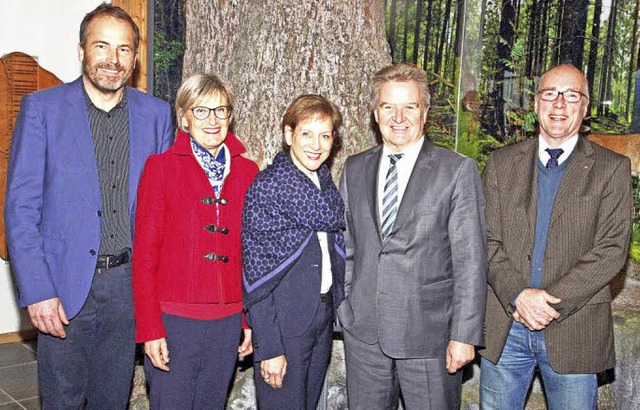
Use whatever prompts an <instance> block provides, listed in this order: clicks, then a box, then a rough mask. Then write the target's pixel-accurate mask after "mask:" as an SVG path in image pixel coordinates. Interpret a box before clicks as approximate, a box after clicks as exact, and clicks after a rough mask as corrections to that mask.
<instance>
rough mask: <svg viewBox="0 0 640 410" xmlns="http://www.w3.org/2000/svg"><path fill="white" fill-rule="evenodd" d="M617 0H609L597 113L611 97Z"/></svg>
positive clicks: (603, 112)
mask: <svg viewBox="0 0 640 410" xmlns="http://www.w3.org/2000/svg"><path fill="white" fill-rule="evenodd" d="M617 8H618V0H611V13H610V14H609V25H608V27H607V41H606V42H605V45H604V47H605V48H604V57H603V59H602V73H601V75H600V93H599V100H600V101H599V102H600V105H599V107H598V115H600V116H602V115H604V114H605V106H604V105H603V104H602V103H603V102H604V101H607V100H609V99H610V98H611V66H612V65H613V61H612V60H611V59H612V57H613V50H615V48H614V47H615V43H616V39H615V32H616V20H617V15H618V13H617Z"/></svg>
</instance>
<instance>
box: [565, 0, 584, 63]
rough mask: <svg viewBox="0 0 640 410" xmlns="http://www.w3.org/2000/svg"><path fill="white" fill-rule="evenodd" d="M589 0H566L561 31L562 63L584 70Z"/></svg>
mask: <svg viewBox="0 0 640 410" xmlns="http://www.w3.org/2000/svg"><path fill="white" fill-rule="evenodd" d="M588 8H589V0H565V2H564V12H563V13H562V28H561V32H560V63H563V64H564V63H568V64H573V65H574V66H576V68H577V69H578V70H581V71H582V59H583V55H584V39H585V36H586V34H585V30H586V26H587V14H588Z"/></svg>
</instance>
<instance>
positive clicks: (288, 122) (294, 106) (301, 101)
mask: <svg viewBox="0 0 640 410" xmlns="http://www.w3.org/2000/svg"><path fill="white" fill-rule="evenodd" d="M310 118H323V119H324V118H327V119H329V120H330V121H331V129H332V133H333V146H332V148H331V151H332V152H336V151H337V150H339V149H340V147H341V146H342V137H341V135H340V132H339V129H340V127H341V126H342V114H341V113H340V110H339V109H338V107H337V106H336V105H335V104H334V103H332V102H331V101H329V100H328V99H326V98H325V97H323V96H321V95H317V94H305V95H301V96H299V97H297V98H296V99H295V100H293V102H292V103H291V104H290V105H289V107H288V108H287V111H285V113H284V115H283V116H282V130H283V131H284V129H285V128H286V127H291V129H292V130H295V129H296V126H297V125H298V124H299V123H300V122H302V121H304V120H307V119H310ZM284 147H285V149H288V148H289V147H288V145H287V144H286V143H285V144H284Z"/></svg>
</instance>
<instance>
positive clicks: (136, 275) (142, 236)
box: [133, 74, 258, 409]
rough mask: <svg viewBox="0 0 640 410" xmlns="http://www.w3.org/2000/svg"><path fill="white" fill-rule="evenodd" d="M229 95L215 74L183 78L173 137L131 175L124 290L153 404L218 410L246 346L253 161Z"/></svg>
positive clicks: (248, 347) (249, 348) (249, 347)
mask: <svg viewBox="0 0 640 410" xmlns="http://www.w3.org/2000/svg"><path fill="white" fill-rule="evenodd" d="M233 102H234V98H233V94H232V92H231V90H230V88H229V86H228V85H227V84H226V83H225V82H224V81H223V80H221V79H220V78H218V77H217V76H215V75H211V74H196V75H194V76H192V77H190V78H188V79H187V80H185V81H184V82H183V83H182V85H181V86H180V89H179V90H178V95H177V98H176V114H177V118H178V125H179V127H180V131H178V134H177V137H176V140H175V142H174V144H173V146H172V147H171V148H169V149H168V150H167V151H166V152H165V153H163V154H159V155H152V156H150V157H149V159H148V160H147V163H146V165H145V168H144V171H143V173H142V177H141V179H140V186H139V188H138V200H137V210H136V226H135V238H134V250H133V291H134V306H135V318H136V333H137V334H136V338H137V341H138V342H144V351H145V353H146V358H145V366H144V367H145V374H146V376H147V381H148V383H149V386H150V399H151V408H152V409H154V408H163V409H164V408H167V409H178V408H180V409H198V408H208V409H210V408H215V409H223V408H224V406H225V401H226V397H227V390H228V387H229V383H230V381H231V378H232V376H233V371H234V368H235V363H236V357H237V355H238V354H239V355H240V356H241V357H242V356H246V355H248V354H250V353H251V352H252V350H253V348H252V345H251V330H249V329H246V326H243V325H244V323H243V320H242V289H241V277H242V259H241V244H240V227H241V217H242V208H243V204H244V196H245V193H246V191H247V189H248V188H249V185H250V184H251V182H252V181H253V179H254V177H255V176H256V174H257V173H258V167H257V166H256V164H255V163H253V162H252V161H250V160H248V159H246V158H244V157H242V156H241V154H242V153H244V152H245V148H244V146H243V145H242V143H241V142H240V140H238V139H237V138H236V136H235V135H233V134H232V133H230V132H229V131H228V129H229V124H230V122H231V120H232V112H233ZM242 327H245V330H244V339H243V341H242V344H241V345H240V347H238V343H239V341H240V339H241V332H242V330H241V329H242ZM169 358H171V361H170V360H169Z"/></svg>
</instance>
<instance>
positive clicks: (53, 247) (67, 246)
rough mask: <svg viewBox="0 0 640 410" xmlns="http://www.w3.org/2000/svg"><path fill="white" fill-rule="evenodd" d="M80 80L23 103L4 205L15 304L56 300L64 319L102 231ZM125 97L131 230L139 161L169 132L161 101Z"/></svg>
mask: <svg viewBox="0 0 640 410" xmlns="http://www.w3.org/2000/svg"><path fill="white" fill-rule="evenodd" d="M81 81H82V77H80V78H78V79H77V80H75V81H74V82H72V83H68V84H62V85H60V86H57V87H53V88H49V89H45V90H42V91H38V92H35V93H33V94H29V95H26V96H24V97H23V98H22V101H21V107H20V114H19V115H18V118H17V120H16V126H15V130H14V133H13V140H12V147H11V155H10V158H9V169H8V174H7V195H6V203H5V222H6V234H7V242H8V247H9V254H10V257H11V267H12V270H13V273H14V276H15V278H16V281H17V285H18V303H19V305H20V306H22V307H24V306H28V305H31V304H33V303H36V302H40V301H43V300H46V299H50V298H54V297H59V298H60V300H61V302H62V305H63V307H64V309H65V311H66V314H67V317H68V318H72V317H74V316H75V315H76V314H77V313H78V312H79V311H80V308H81V307H82V305H83V304H84V302H85V300H86V298H87V295H88V293H89V288H90V287H91V282H92V280H93V275H94V271H95V267H96V259H97V256H98V249H99V247H100V232H101V198H100V195H101V194H100V183H99V180H98V167H97V163H96V157H95V150H94V144H93V137H92V135H91V128H90V125H89V117H88V114H87V108H86V103H85V97H84V94H83V91H82V83H81ZM126 93H127V107H128V110H129V151H130V152H129V161H130V162H129V214H130V218H131V226H132V227H133V226H135V225H134V217H135V208H136V207H135V200H136V191H137V187H138V180H139V178H140V173H141V172H142V168H143V166H144V162H145V160H146V158H147V157H148V156H149V155H150V154H154V153H159V152H162V151H164V150H165V149H167V148H168V147H169V146H170V145H171V142H172V141H173V136H174V131H173V125H172V118H171V108H170V107H169V105H168V104H167V103H166V102H164V101H161V100H159V99H157V98H155V97H152V96H149V95H147V94H145V93H143V92H140V91H138V90H136V89H134V88H130V87H127V89H126Z"/></svg>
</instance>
